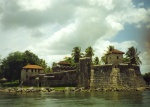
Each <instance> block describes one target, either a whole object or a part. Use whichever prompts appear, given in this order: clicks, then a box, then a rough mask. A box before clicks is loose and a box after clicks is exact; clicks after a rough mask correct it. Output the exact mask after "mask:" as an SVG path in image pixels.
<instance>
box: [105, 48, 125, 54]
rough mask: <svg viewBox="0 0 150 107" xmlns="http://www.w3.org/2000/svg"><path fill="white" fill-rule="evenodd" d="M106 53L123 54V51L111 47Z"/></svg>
mask: <svg viewBox="0 0 150 107" xmlns="http://www.w3.org/2000/svg"><path fill="white" fill-rule="evenodd" d="M107 54H124V52H122V51H119V50H117V49H113V50H112V51H110V52H108V53H107Z"/></svg>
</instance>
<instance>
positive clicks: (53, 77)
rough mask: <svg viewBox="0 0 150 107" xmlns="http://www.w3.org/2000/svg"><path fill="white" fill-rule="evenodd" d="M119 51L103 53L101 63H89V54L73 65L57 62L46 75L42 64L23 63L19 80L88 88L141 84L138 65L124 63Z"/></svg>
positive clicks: (140, 85) (137, 85)
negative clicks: (40, 65)
mask: <svg viewBox="0 0 150 107" xmlns="http://www.w3.org/2000/svg"><path fill="white" fill-rule="evenodd" d="M123 54H124V52H121V51H119V50H116V49H113V50H112V51H111V52H109V53H108V54H107V55H106V64H104V65H92V64H91V59H90V58H89V57H85V58H81V59H80V60H79V63H78V64H77V66H76V67H70V66H69V64H67V63H63V62H61V63H59V66H57V67H56V68H53V72H52V73H48V74H45V73H44V72H43V68H42V67H39V66H37V65H27V66H25V67H23V69H22V71H21V81H22V82H23V84H25V85H29V86H43V87H53V86H75V87H78V88H80V87H84V88H85V89H91V90H92V89H100V90H103V89H112V88H114V89H115V88H119V89H128V88H133V89H134V88H139V87H145V86H146V85H145V81H144V80H143V77H142V75H141V72H140V67H139V66H138V65H134V64H126V63H124V62H123Z"/></svg>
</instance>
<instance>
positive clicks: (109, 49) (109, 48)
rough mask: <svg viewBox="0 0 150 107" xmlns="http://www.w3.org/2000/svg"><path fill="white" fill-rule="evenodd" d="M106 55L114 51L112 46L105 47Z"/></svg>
mask: <svg viewBox="0 0 150 107" xmlns="http://www.w3.org/2000/svg"><path fill="white" fill-rule="evenodd" d="M107 49H108V50H107V53H109V52H111V51H112V50H113V49H115V47H114V46H111V45H109V47H107Z"/></svg>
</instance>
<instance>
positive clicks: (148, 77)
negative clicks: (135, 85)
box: [143, 72, 150, 86]
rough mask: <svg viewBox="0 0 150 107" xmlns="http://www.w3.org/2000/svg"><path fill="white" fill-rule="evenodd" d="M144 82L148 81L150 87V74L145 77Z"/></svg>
mask: <svg viewBox="0 0 150 107" xmlns="http://www.w3.org/2000/svg"><path fill="white" fill-rule="evenodd" d="M143 78H144V80H145V81H146V83H147V85H148V86H150V72H148V73H145V74H144V75H143Z"/></svg>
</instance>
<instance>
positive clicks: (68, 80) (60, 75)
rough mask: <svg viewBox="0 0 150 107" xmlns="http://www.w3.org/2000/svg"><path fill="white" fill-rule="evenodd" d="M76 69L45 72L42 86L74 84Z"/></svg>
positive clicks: (75, 82) (75, 81)
mask: <svg viewBox="0 0 150 107" xmlns="http://www.w3.org/2000/svg"><path fill="white" fill-rule="evenodd" d="M76 84H77V79H76V70H69V71H63V72H54V73H50V74H46V75H45V76H44V78H43V81H42V86H76Z"/></svg>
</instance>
